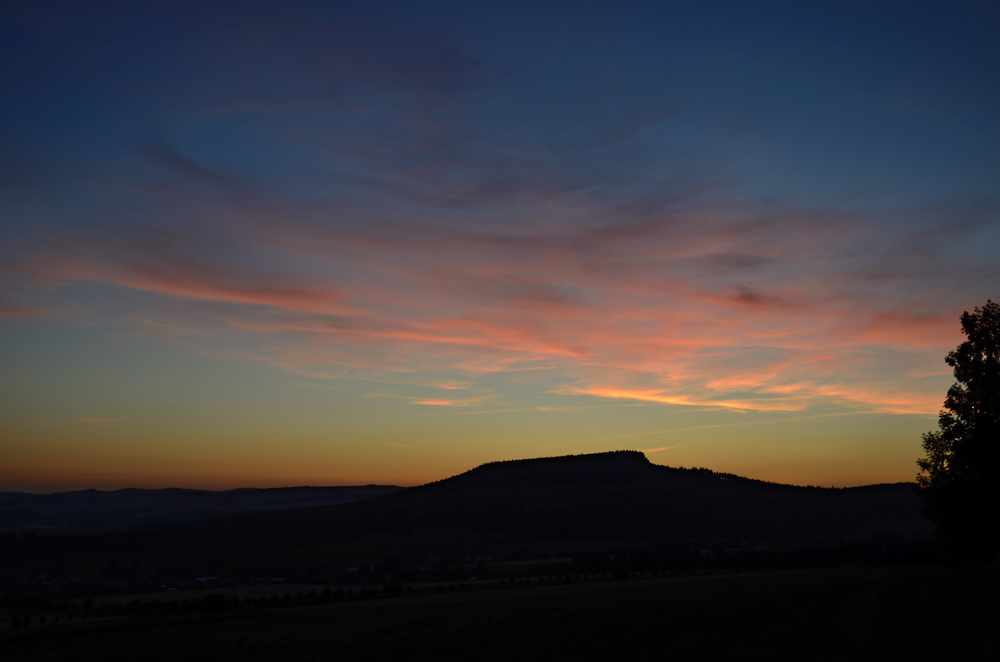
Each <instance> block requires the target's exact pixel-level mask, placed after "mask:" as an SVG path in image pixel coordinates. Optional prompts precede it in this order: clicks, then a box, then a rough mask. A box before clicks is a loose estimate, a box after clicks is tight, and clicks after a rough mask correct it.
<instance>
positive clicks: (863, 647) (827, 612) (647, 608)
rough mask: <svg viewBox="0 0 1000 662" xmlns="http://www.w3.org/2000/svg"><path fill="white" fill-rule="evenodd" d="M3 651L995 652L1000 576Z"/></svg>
mask: <svg viewBox="0 0 1000 662" xmlns="http://www.w3.org/2000/svg"><path fill="white" fill-rule="evenodd" d="M0 657H3V658H4V659H5V660H6V659H9V660H25V661H27V660H66V661H68V660H74V661H77V660H95V661H96V660H102V661H103V660H135V659H142V660H164V661H166V660H170V661H171V662H173V661H176V660H246V661H247V662H252V661H256V660H331V661H333V660H337V661H340V660H521V659H527V660H542V659H545V660H562V659H567V660H612V659H627V660H633V659H634V660H644V659H656V660H662V659H677V660H907V661H913V660H997V659H1000V596H998V594H997V592H996V585H995V584H991V583H984V582H983V581H982V580H981V579H977V578H975V577H973V576H971V575H967V574H962V573H958V572H954V571H949V570H945V569H941V568H938V567H934V566H906V567H881V568H849V569H830V570H806V571H792V572H778V573H761V574H744V575H726V576H701V577H673V578H645V579H633V580H624V581H603V582H586V581H578V582H570V583H561V584H557V585H547V586H526V587H519V588H505V589H492V590H480V591H470V590H466V591H454V592H445V593H439V594H429V595H428V594H425V595H420V594H412V595H411V594H407V595H404V596H403V597H398V598H376V599H371V600H367V601H357V602H350V601H349V602H343V603H335V604H324V605H316V606H310V607H289V608H280V609H260V610H253V609H250V610H238V611H232V612H219V613H205V614H186V615H175V616H135V617H123V618H114V619H110V618H106V619H103V620H99V621H98V620H91V621H88V622H85V623H81V622H78V621H77V622H73V623H69V624H65V623H60V624H59V625H54V626H35V627H28V628H23V629H21V630H18V631H7V632H4V633H3V634H2V635H0Z"/></svg>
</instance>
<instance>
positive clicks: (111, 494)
mask: <svg viewBox="0 0 1000 662" xmlns="http://www.w3.org/2000/svg"><path fill="white" fill-rule="evenodd" d="M401 489H403V488H400V487H395V486H391V485H365V486H360V487H281V488H272V489H255V488H242V489H236V490H226V491H212V490H187V489H181V488H168V489H161V490H144V489H124V490H113V491H102V490H81V491H76V492H59V493H56V494H28V493H24V492H0V531H46V530H53V531H63V532H66V533H71V532H95V531H109V530H121V529H125V528H129V527H133V526H137V525H143V524H151V523H165V522H172V523H179V522H190V521H194V520H204V519H209V518H214V517H224V516H228V515H236V514H241V513H259V512H267V511H282V510H290V509H293V508H305V507H310V506H332V505H336V504H342V503H349V502H352V501H360V500H361V499H368V498H371V497H374V496H381V495H384V494H390V493H392V492H396V491H398V490H401Z"/></svg>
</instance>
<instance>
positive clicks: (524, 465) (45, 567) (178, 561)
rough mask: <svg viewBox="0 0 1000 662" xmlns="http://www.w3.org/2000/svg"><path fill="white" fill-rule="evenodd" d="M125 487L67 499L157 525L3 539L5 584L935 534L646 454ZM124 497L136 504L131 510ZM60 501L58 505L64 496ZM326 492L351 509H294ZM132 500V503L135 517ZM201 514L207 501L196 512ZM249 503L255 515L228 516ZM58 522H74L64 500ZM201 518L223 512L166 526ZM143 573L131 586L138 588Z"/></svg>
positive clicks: (886, 498) (871, 509)
mask: <svg viewBox="0 0 1000 662" xmlns="http://www.w3.org/2000/svg"><path fill="white" fill-rule="evenodd" d="M323 490H327V492H324V491H323ZM352 490H354V491H352ZM379 491H381V493H379ZM121 492H122V493H124V494H120V493H118V492H115V493H110V494H109V493H98V494H94V495H91V496H90V497H87V496H85V495H84V496H78V497H72V498H69V503H76V504H77V505H79V504H80V503H82V501H80V500H78V499H87V498H91V499H93V501H92V502H91V505H90V506H89V507H90V508H91V510H83V511H81V512H83V513H84V514H86V516H87V517H98V515H95V514H94V513H95V510H93V509H94V508H96V506H95V505H94V504H97V503H99V502H100V500H101V499H108V501H107V502H105V503H107V504H111V505H112V506H114V507H116V508H118V510H117V511H105V512H104V514H103V515H102V516H103V517H105V518H107V517H110V516H111V513H112V512H117V513H121V514H122V515H121V516H122V517H134V518H138V519H142V518H146V521H150V522H151V521H154V520H159V521H160V523H159V524H147V525H145V526H141V527H132V528H131V529H129V530H124V531H123V530H121V529H119V530H118V531H108V532H106V533H99V534H96V535H95V534H91V535H58V534H59V533H62V531H59V532H51V533H55V534H57V535H41V536H31V535H27V536H26V535H7V536H0V558H4V559H5V568H0V580H2V581H0V583H4V584H5V585H10V586H16V585H18V584H17V582H21V581H26V579H25V578H30V577H31V576H35V575H33V574H32V573H42V572H44V573H51V572H54V569H59V572H60V573H62V575H64V576H69V575H72V574H78V575H85V576H95V577H98V576H103V577H105V579H107V578H113V577H126V576H127V575H128V573H125V571H124V570H123V568H126V567H128V568H133V569H138V568H147V569H150V568H155V569H156V573H157V574H156V576H158V577H177V576H181V575H183V574H184V573H191V572H209V573H211V574H219V573H221V574H227V573H228V576H244V577H253V576H264V577H267V576H271V577H274V576H298V575H300V574H301V575H303V576H320V575H322V573H323V572H327V571H329V572H335V571H336V569H337V568H343V567H345V566H348V565H359V564H366V563H377V562H378V561H379V559H383V560H384V559H386V558H389V557H392V558H397V559H414V558H417V559H420V558H427V557H429V556H434V555H438V556H439V557H440V558H443V557H444V556H443V555H444V554H445V553H447V554H450V555H451V556H456V550H458V549H459V544H458V543H459V542H460V541H461V540H465V541H466V543H468V545H471V546H468V545H466V544H464V543H463V545H462V546H461V547H462V548H463V549H468V550H469V551H471V550H473V549H475V550H476V551H475V552H474V554H475V555H476V556H483V557H493V556H496V555H498V554H509V553H513V552H515V551H516V550H518V549H521V550H530V549H534V548H538V547H548V548H550V549H558V550H563V551H569V552H572V550H586V549H599V548H603V549H622V548H637V547H643V546H654V547H661V548H664V549H665V548H668V547H669V548H671V549H674V548H686V549H702V548H705V547H706V546H708V547H720V546H721V547H722V548H727V549H730V548H734V547H736V548H743V547H747V548H755V547H757V548H760V547H772V548H783V549H789V548H812V547H816V546H827V547H830V546H834V547H836V546H840V547H843V543H855V542H864V543H865V544H868V545H871V544H880V543H882V542H894V543H907V541H915V540H920V539H922V538H925V537H926V536H927V534H929V533H930V532H931V530H932V526H931V524H930V522H928V521H927V519H926V518H925V517H924V516H923V514H922V509H921V503H920V501H919V499H918V498H917V496H916V493H915V491H914V486H913V485H912V484H909V483H899V484H893V485H870V486H866V487H853V488H844V489H833V488H820V487H795V486H791V485H779V484H773V483H767V482H763V481H758V480H751V479H747V478H741V477H738V476H732V475H729V474H720V473H715V472H712V471H709V470H708V469H683V468H671V467H665V466H659V465H655V464H652V463H650V462H649V461H648V460H647V459H646V457H645V456H644V455H643V454H642V453H640V452H637V451H616V452H611V453H597V454H592V455H575V456H567V457H554V458H542V459H534V460H518V461H511V462H493V463H490V464H484V465H482V466H479V467H476V468H475V469H472V470H471V471H467V472H465V473H463V474H460V475H457V476H454V477H452V478H448V479H446V480H442V481H438V482H435V483H430V484H427V485H423V486H420V487H414V488H408V489H396V488H384V487H374V486H372V487H368V488H340V489H338V488H288V490H287V491H283V490H273V491H272V490H260V491H241V490H237V491H234V492H224V493H209V494H201V495H186V496H190V497H191V499H192V500H191V501H190V502H188V506H189V507H187V508H186V509H176V510H173V511H170V512H169V513H168V512H166V511H165V510H160V511H156V510H155V509H154V506H156V504H157V500H156V498H157V496H162V497H164V498H166V496H167V495H176V494H177V493H176V492H172V491H169V490H156V491H151V492H152V494H149V493H146V492H145V491H141V490H138V491H128V490H123V491H121ZM181 492H183V491H181ZM373 493H375V494H377V495H376V496H371V495H372V494H373ZM78 494H79V493H78ZM129 495H132V496H133V497H134V499H135V500H134V501H129V500H128V498H127V497H129ZM324 495H325V496H324ZM51 496H52V497H53V503H55V502H58V499H57V498H56V497H57V495H51ZM362 496H368V497H369V498H360V497H362ZM285 497H287V498H285ZM7 498H11V499H12V498H13V497H7ZM60 498H67V497H60ZM321 498H329V499H345V498H352V499H356V500H353V501H351V502H349V503H340V504H337V505H313V506H311V507H298V508H293V507H291V506H292V505H294V504H296V503H299V504H302V503H315V501H317V500H321ZM116 499H119V500H118V501H116ZM121 499H125V501H121ZM145 499H149V501H148V502H147V501H144V500H145ZM199 499H205V501H199ZM212 499H218V500H219V503H226V504H228V505H227V506H226V507H225V508H222V507H220V508H217V509H214V510H211V509H209V508H208V506H207V505H205V504H209V503H213V502H212ZM166 500H167V501H169V500H170V499H166ZM7 503H11V502H10V501H8V502H7ZM21 503H23V502H21ZM36 503H37V502H36ZM143 503H145V504H146V505H144V506H143V505H140V504H143ZM173 503H174V504H175V505H176V504H177V503H179V501H173ZM123 504H131V506H130V507H134V508H135V511H134V512H133V514H131V515H130V514H129V512H130V511H128V509H127V508H126V506H125V505H123ZM193 504H202V505H201V506H200V509H198V508H195V507H194V506H193ZM161 505H162V503H161ZM24 507H27V506H24ZM226 508H229V509H230V510H228V511H227V510H226ZM238 508H244V509H246V510H253V512H243V513H241V514H235V515H234V514H227V513H232V511H233V509H238ZM279 509H281V510H279ZM59 512H60V513H62V514H61V515H60V517H66V518H69V514H68V513H69V512H70V511H69V510H68V506H66V507H63V508H62V510H60V511H59ZM87 513H89V514H87ZM154 513H155V514H154ZM192 513H202V514H206V516H211V515H214V517H212V518H211V519H203V520H200V521H187V522H164V519H166V518H168V517H178V518H180V517H189V516H191V514H192ZM220 514H222V515H226V516H223V517H219V516H218V515H220ZM57 519H58V518H57ZM65 533H69V534H72V533H73V531H72V530H66V531H65ZM197 568H201V569H202V570H196V569H197ZM324 569H325V570H324ZM135 572H138V570H135ZM135 572H133V577H132V579H130V580H129V581H138V579H141V577H139V575H136V574H135ZM95 573H96V574H95ZM123 573H124V574H123ZM272 573H279V574H272ZM137 578H138V579H137ZM142 581H146V580H142ZM148 581H153V580H148ZM156 581H160V580H156ZM137 585H138V584H137Z"/></svg>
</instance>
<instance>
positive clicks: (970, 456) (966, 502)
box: [917, 301, 1000, 567]
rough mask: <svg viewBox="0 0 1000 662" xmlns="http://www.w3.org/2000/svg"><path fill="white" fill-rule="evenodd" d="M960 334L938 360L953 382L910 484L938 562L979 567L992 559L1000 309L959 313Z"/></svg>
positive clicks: (997, 503) (999, 504)
mask: <svg viewBox="0 0 1000 662" xmlns="http://www.w3.org/2000/svg"><path fill="white" fill-rule="evenodd" d="M962 331H963V332H964V333H965V335H966V336H967V337H968V340H967V341H965V342H963V343H962V344H961V345H959V346H958V348H957V349H956V350H955V351H954V352H950V353H949V354H948V356H947V358H946V359H945V362H947V364H948V365H950V366H951V367H952V368H954V370H955V380H956V383H955V384H953V385H952V387H951V388H950V389H948V396H947V398H946V399H945V401H944V408H945V411H942V412H941V414H940V416H939V418H938V425H939V430H938V431H936V432H928V433H927V434H925V435H924V437H923V440H924V450H925V451H926V452H927V456H926V457H925V458H922V459H920V460H918V461H917V465H918V466H919V467H920V470H921V472H920V475H918V476H917V484H918V485H919V488H920V496H921V498H922V499H923V502H924V509H925V512H926V513H927V515H928V517H930V519H931V521H932V522H934V524H936V525H937V537H938V540H939V542H940V543H941V547H942V551H943V552H944V553H945V557H946V559H947V560H948V561H949V562H951V563H953V564H956V565H966V566H973V567H983V566H986V565H990V564H996V563H997V562H998V553H1000V529H998V527H997V521H998V518H1000V489H998V476H997V472H998V471H1000V304H997V303H994V302H993V301H987V302H986V305H985V306H983V307H982V308H976V309H975V311H974V312H973V313H969V312H965V313H963V314H962Z"/></svg>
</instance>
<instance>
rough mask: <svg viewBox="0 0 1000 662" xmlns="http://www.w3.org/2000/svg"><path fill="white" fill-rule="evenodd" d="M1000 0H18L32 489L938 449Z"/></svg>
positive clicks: (10, 259) (5, 125) (962, 300)
mask: <svg viewBox="0 0 1000 662" xmlns="http://www.w3.org/2000/svg"><path fill="white" fill-rule="evenodd" d="M997 34H1000V5H997V4H996V3H995V2H982V3H974V2H973V3H962V2H915V1H913V2H901V3H882V2H817V3H800V2H796V3H768V2H749V3H748V2H732V3H719V2H698V3H670V2H649V3H635V2H633V3H630V2H616V3H586V2H565V3H556V2H530V3H516V2H503V3H470V2H454V3H444V2H364V3H347V2H339V3H338V2H294V1H292V2H289V1H284V2H254V1H244V2H239V3H235V2H213V1H212V0H208V1H205V0H199V1H198V2H183V1H180V2H144V3H134V2H120V3H118V2H87V1H83V2H81V1H79V0H77V1H74V2H50V1H48V0H31V1H30V2H29V1H24V2H21V1H16V0H15V1H8V2H4V3H3V4H2V5H0V375H2V379H0V490H22V491H38V492H47V491H59V490H69V489H83V488H100V489H113V488H120V487H126V486H129V487H166V486H180V487H198V488H211V489H226V488H234V487H246V486H256V487H268V486H279V485H304V484H311V485H347V484H369V483H380V484H390V483H391V484H400V485H414V484H420V483H424V482H427V481H431V480H437V479H441V478H445V477H447V476H450V475H453V474H456V473H460V472H462V471H465V470H468V469H470V468H472V467H474V466H476V465H478V464H481V463H483V462H489V461H493V460H506V459H517V458H529V457H544V456H553V455H569V454H577V453H591V452H600V451H606V450H616V449H638V450H642V451H644V452H646V454H647V457H649V459H650V461H652V462H654V463H657V464H666V465H670V466H700V467H708V468H711V469H714V470H716V471H725V472H730V473H736V474H741V475H745V476H750V477H753V478H759V479H763V480H770V481H778V482H784V483H793V484H810V485H811V484H816V485H827V486H829V485H835V486H849V485H860V484H870V483H879V482H897V481H907V480H912V479H913V478H914V477H915V475H916V472H917V467H916V464H915V461H916V459H917V458H918V457H920V456H921V455H922V449H921V442H920V437H921V434H922V433H924V432H927V431H930V430H932V429H934V428H935V427H936V419H937V414H938V412H939V410H940V409H941V405H942V402H943V399H944V396H945V392H946V391H947V389H948V387H949V385H950V384H951V383H952V382H953V378H952V375H951V373H950V369H949V368H948V366H947V365H945V363H944V360H943V359H944V356H945V355H946V354H947V353H948V352H949V351H951V350H952V349H954V348H955V347H956V346H957V345H958V344H959V343H960V342H962V340H963V336H962V335H961V329H960V326H959V316H960V315H961V313H962V312H963V311H965V310H971V309H972V308H973V307H975V306H978V305H982V304H984V303H985V302H986V301H987V299H989V298H993V299H994V300H995V299H997V298H998V297H1000V287H998V286H1000V260H998V259H997V255H998V250H1000V85H998V81H1000V40H998V39H997V38H996V35H997Z"/></svg>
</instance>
